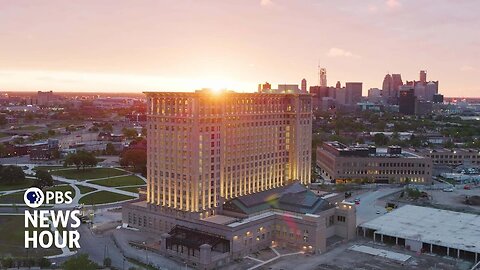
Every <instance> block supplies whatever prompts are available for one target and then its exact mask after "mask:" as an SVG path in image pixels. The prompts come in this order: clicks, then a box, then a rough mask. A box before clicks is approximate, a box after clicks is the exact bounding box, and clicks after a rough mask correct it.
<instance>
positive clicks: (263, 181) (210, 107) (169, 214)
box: [123, 90, 355, 269]
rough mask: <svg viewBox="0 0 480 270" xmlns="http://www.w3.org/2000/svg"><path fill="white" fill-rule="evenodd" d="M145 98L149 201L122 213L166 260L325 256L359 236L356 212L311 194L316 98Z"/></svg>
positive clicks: (209, 262)
mask: <svg viewBox="0 0 480 270" xmlns="http://www.w3.org/2000/svg"><path fill="white" fill-rule="evenodd" d="M289 92H290V91H289ZM146 94H147V98H148V119H147V129H148V148H147V155H148V162H147V180H148V182H147V194H146V201H139V202H135V203H132V204H130V205H128V206H126V207H124V209H123V222H124V223H125V224H128V225H129V226H133V227H137V228H140V229H143V230H148V231H152V232H155V233H157V234H158V235H159V236H160V235H162V237H161V239H160V237H159V241H160V250H159V251H160V252H162V253H165V254H173V255H176V256H178V257H181V258H182V260H185V261H187V262H188V263H189V264H191V265H192V266H197V267H199V268H202V269H203V268H213V267H216V266H218V265H221V264H225V263H228V262H229V261H230V260H231V259H233V258H239V257H241V256H244V255H245V254H248V253H250V252H253V251H256V250H258V249H260V248H264V247H267V246H269V245H289V246H294V247H297V248H299V249H301V250H304V251H309V252H322V251H324V250H325V248H326V239H327V238H328V237H331V236H334V235H338V236H340V237H344V238H346V239H350V238H352V237H354V232H355V207H354V206H353V205H351V204H348V203H340V204H337V205H335V204H332V203H330V202H328V201H326V200H323V199H321V198H320V197H318V196H316V195H315V194H314V193H313V192H311V191H310V190H308V189H307V188H305V185H306V184H308V183H309V182H310V178H311V175H310V174H311V136H312V134H311V129H312V123H311V119H312V107H311V106H312V105H311V96H310V95H309V94H302V93H289V94H286V93H283V94H281V93H248V94H247V93H235V92H230V91H224V92H221V93H214V92H212V91H208V90H203V91H197V92H195V93H175V92H170V93H166V92H148V93H146ZM162 233H163V234H162Z"/></svg>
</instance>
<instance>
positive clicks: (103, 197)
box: [80, 190, 135, 205]
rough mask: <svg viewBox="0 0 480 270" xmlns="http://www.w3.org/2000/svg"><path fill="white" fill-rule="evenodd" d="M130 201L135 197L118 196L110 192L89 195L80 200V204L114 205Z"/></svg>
mask: <svg viewBox="0 0 480 270" xmlns="http://www.w3.org/2000/svg"><path fill="white" fill-rule="evenodd" d="M129 199H135V198H134V197H131V196H127V195H123V194H117V193H113V192H109V191H103V190H102V191H99V192H95V193H91V194H88V195H86V196H84V197H82V198H81V199H80V203H84V204H86V205H92V204H102V203H112V202H119V201H125V200H129Z"/></svg>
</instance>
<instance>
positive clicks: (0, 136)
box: [0, 132, 12, 138]
mask: <svg viewBox="0 0 480 270" xmlns="http://www.w3.org/2000/svg"><path fill="white" fill-rule="evenodd" d="M11 136H12V135H10V134H7V133H3V132H0V138H5V137H11Z"/></svg>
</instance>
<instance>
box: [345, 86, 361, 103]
mask: <svg viewBox="0 0 480 270" xmlns="http://www.w3.org/2000/svg"><path fill="white" fill-rule="evenodd" d="M362 88H363V83H361V82H347V83H345V103H346V104H347V105H350V106H353V105H355V104H357V103H358V102H360V100H361V99H362Z"/></svg>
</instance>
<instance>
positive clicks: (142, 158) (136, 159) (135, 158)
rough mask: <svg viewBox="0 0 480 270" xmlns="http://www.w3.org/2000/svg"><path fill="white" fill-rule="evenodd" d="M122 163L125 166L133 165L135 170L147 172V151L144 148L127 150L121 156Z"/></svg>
mask: <svg viewBox="0 0 480 270" xmlns="http://www.w3.org/2000/svg"><path fill="white" fill-rule="evenodd" d="M120 165H121V166H124V167H133V170H134V171H135V172H137V173H142V174H146V172H147V151H146V150H143V149H129V150H126V151H125V152H124V153H123V154H122V157H121V158H120Z"/></svg>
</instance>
